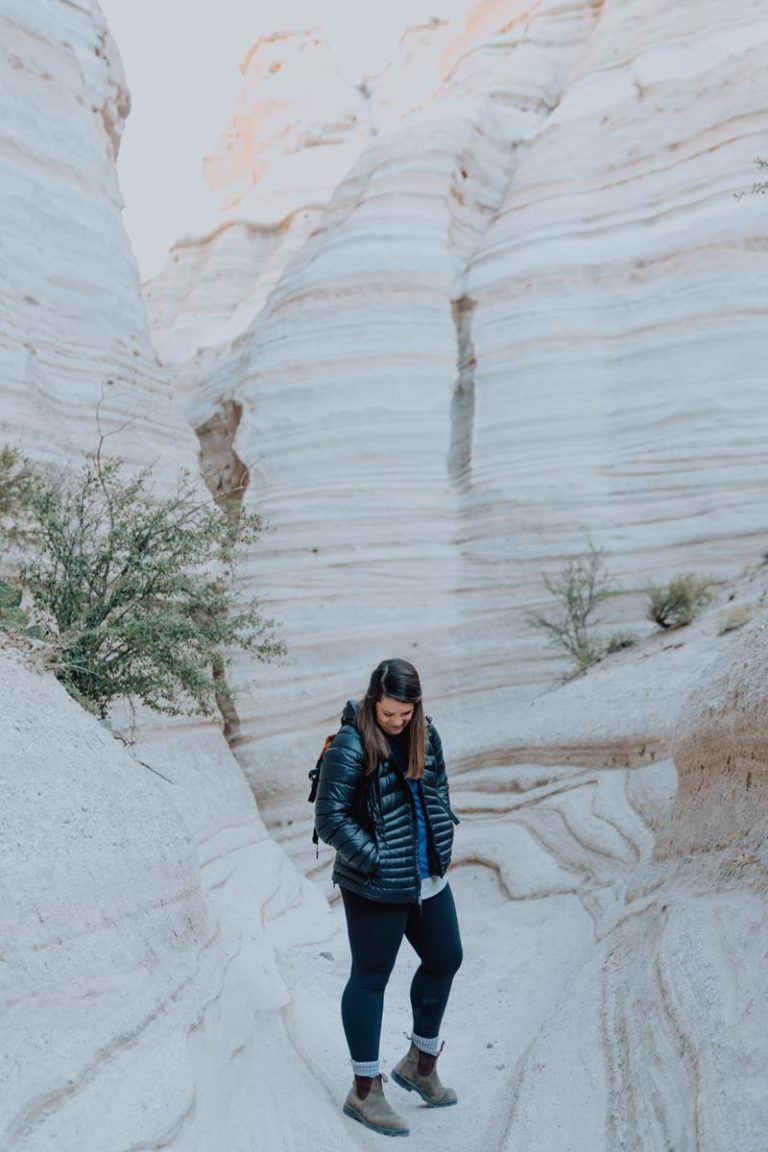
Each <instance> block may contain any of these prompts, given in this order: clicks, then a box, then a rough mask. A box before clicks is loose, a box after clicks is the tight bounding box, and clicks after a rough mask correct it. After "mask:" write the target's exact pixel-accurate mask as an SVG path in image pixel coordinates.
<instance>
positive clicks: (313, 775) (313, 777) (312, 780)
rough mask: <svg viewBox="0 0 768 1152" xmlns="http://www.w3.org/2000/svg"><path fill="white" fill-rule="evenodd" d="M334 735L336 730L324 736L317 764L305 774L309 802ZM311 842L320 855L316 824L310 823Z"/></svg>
mask: <svg viewBox="0 0 768 1152" xmlns="http://www.w3.org/2000/svg"><path fill="white" fill-rule="evenodd" d="M336 736H337V733H336V732H331V734H330V736H326V738H325V744H323V750H322V752H321V753H320V755H319V756H318V758H317V764H315V766H314V768H311V769H310V771H309V772H308V773H307V775H308V776H309V796H308V797H307V799H308V800H309V802H310V804H314V802H315V799H316V797H317V785H318V782H319V780H320V766H321V764H322V763H323V756H325V754H326V752H327V751H328V749H329V748H330V746H331V744H333V742H334V740H335V739H336ZM312 843H313V844H314V846H315V856H316V857H318V856H319V855H320V848H319V843H320V837H319V836H318V834H317V825H316V824H313V825H312Z"/></svg>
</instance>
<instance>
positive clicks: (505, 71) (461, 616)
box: [149, 0, 768, 819]
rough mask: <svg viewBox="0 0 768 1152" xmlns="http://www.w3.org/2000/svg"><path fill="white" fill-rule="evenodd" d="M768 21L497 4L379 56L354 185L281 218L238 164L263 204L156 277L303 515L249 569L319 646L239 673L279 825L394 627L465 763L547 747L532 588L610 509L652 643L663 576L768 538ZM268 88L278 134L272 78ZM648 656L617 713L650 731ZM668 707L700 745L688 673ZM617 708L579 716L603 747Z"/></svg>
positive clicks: (250, 757)
mask: <svg viewBox="0 0 768 1152" xmlns="http://www.w3.org/2000/svg"><path fill="white" fill-rule="evenodd" d="M765 38H766V27H765V23H764V21H762V20H761V18H760V17H759V14H758V12H757V10H756V8H755V6H754V4H753V3H750V2H748V0H741V2H739V3H737V4H736V5H735V6H732V7H731V8H729V10H728V13H727V14H723V12H722V11H721V10H720V9H719V8H717V7H716V6H714V5H704V6H703V7H702V5H700V4H698V5H694V4H692V3H685V4H683V5H682V6H677V7H676V8H675V12H674V14H671V13H670V12H669V11H668V9H667V8H665V7H664V6H663V5H660V4H656V3H654V2H653V0H622V3H618V2H611V0H605V3H602V4H597V3H586V2H583V0H582V2H580V0H571V2H569V3H567V4H560V3H558V4H554V3H548V2H542V3H539V4H536V5H533V6H530V5H527V4H524V3H521V2H514V0H507V2H506V3H500V2H498V0H497V2H494V3H481V4H478V5H477V6H476V7H475V8H474V9H473V10H472V11H471V12H470V14H469V15H468V17H467V19H466V21H465V23H464V25H463V27H461V28H457V27H454V26H451V25H449V26H445V25H442V24H440V25H436V26H434V27H432V28H430V29H426V30H422V31H421V32H420V33H419V34H418V35H414V36H412V37H409V38H406V41H405V42H404V46H403V54H402V58H401V60H399V61H398V62H397V63H396V64H395V65H393V66H392V68H391V69H389V70H386V71H385V72H384V73H383V74H382V75H381V76H380V77H369V78H367V79H366V83H365V86H364V87H365V92H366V100H367V104H368V108H369V112H370V125H371V127H372V132H373V133H374V134H372V135H371V136H370V138H369V139H368V142H367V143H365V142H364V141H363V144H364V146H363V144H360V142H359V141H358V145H359V146H360V147H361V148H362V151H361V152H360V155H359V158H358V159H357V160H356V161H355V163H354V164H353V165H352V167H351V169H350V171H349V172H348V173H347V174H346V175H345V176H344V177H343V178H342V179H340V181H339V183H338V186H337V187H336V190H335V192H334V193H333V196H332V198H331V199H330V201H329V202H328V204H327V205H326V206H325V207H323V206H322V204H317V203H312V204H308V205H307V208H306V211H305V212H301V211H299V212H296V211H294V213H293V215H291V216H290V217H289V218H288V219H286V221H285V222H284V223H282V224H279V225H278V224H274V223H268V224H265V225H262V226H261V228H259V227H258V226H257V224H256V223H255V222H254V215H253V214H254V213H257V212H258V195H259V188H260V178H259V172H258V171H257V172H256V179H255V182H254V184H253V188H252V190H251V191H250V192H248V193H247V196H246V190H245V188H244V179H245V174H244V172H245V170H244V167H243V165H240V166H239V167H236V169H235V170H233V172H232V181H233V194H236V195H237V196H240V197H243V198H244V199H243V203H245V202H246V200H247V203H248V213H246V218H245V219H246V223H244V224H243V225H242V226H240V229H239V231H237V230H236V226H235V225H234V224H231V223H230V224H229V225H228V226H227V228H226V229H224V230H223V231H222V232H220V233H217V234H216V235H215V236H213V237H211V238H210V239H208V240H203V241H200V242H199V244H197V245H195V244H192V243H190V242H186V243H185V244H184V245H183V246H182V247H180V248H179V249H178V250H177V251H176V252H175V253H174V255H173V257H172V259H171V260H170V261H169V264H168V266H167V267H166V269H165V270H164V272H163V274H162V275H161V276H160V277H159V278H158V280H157V281H155V283H154V284H153V285H152V287H151V289H150V295H149V304H150V311H151V314H152V316H153V324H155V325H156V332H157V341H158V348H159V350H160V355H161V358H162V359H163V360H164V361H165V362H166V364H167V365H168V366H169V367H170V368H171V369H172V371H173V372H174V375H175V378H176V379H177V381H178V384H179V388H180V391H181V392H182V393H183V395H184V397H185V403H186V406H187V412H188V414H189V418H190V420H191V422H192V423H193V424H194V425H195V426H202V425H204V424H205V423H206V422H207V421H208V420H209V419H214V418H218V417H216V413H217V412H220V411H223V410H225V409H226V407H227V405H230V404H232V403H236V404H237V405H238V406H239V407H240V408H241V410H242V416H241V419H240V421H239V426H238V430H237V433H236V435H237V452H238V454H239V456H240V457H241V459H242V460H243V461H244V463H245V465H246V466H247V467H248V469H249V472H250V484H251V486H250V489H249V493H250V497H252V498H253V499H254V500H255V501H256V502H257V504H258V506H259V507H260V508H261V509H262V510H263V511H264V512H265V514H266V516H267V518H268V520H269V521H270V523H271V525H272V528H273V531H272V532H271V533H270V535H269V537H268V538H267V540H266V541H265V542H264V543H263V544H262V545H261V546H260V549H259V555H258V557H254V560H253V565H252V568H251V570H250V572H244V573H243V578H244V579H246V580H249V581H252V582H253V586H254V587H257V588H258V589H259V590H264V591H266V592H267V595H268V605H269V609H270V611H272V612H273V613H274V614H275V615H276V616H277V617H278V618H279V619H280V620H282V621H283V625H284V633H285V636H286V639H287V641H288V644H289V648H290V658H289V661H288V663H287V664H286V665H285V667H284V668H283V669H282V670H281V671H279V672H278V673H277V674H274V670H273V669H269V670H264V671H263V672H262V671H261V670H258V669H255V670H254V669H253V668H251V667H249V666H243V667H242V668H241V672H240V675H239V678H238V687H239V689H240V692H241V703H240V706H239V708H240V717H239V720H240V724H239V737H238V739H239V744H238V756H239V758H240V761H241V763H242V764H243V766H244V767H245V769H246V771H247V772H248V773H249V776H250V778H251V780H252V782H253V784H254V787H255V789H256V791H257V794H258V796H259V798H260V800H261V801H262V802H263V804H264V805H265V806H266V809H265V810H266V811H268V812H270V813H272V816H273V818H274V819H282V818H287V817H288V816H289V814H292V813H293V805H295V797H296V796H297V795H298V794H299V790H300V788H301V787H302V777H303V773H304V771H305V770H306V765H307V763H309V762H311V760H312V759H313V752H314V748H315V746H316V744H317V741H318V739H319V738H320V736H321V735H322V734H323V733H324V731H325V729H326V728H327V727H328V725H330V724H333V723H334V721H335V718H336V717H337V716H338V712H339V709H340V706H341V704H342V703H343V701H344V699H346V697H347V695H349V694H354V693H356V692H359V691H360V690H361V688H362V687H363V685H364V682H365V679H366V677H367V674H368V672H369V671H370V668H371V667H372V666H373V665H374V664H375V663H376V662H377V661H378V660H379V659H380V658H381V657H382V656H385V655H389V654H395V653H400V654H401V655H406V656H408V655H411V656H413V658H414V659H415V661H416V662H417V664H418V665H419V666H420V668H421V670H422V672H423V673H424V676H425V680H426V682H427V684H428V685H429V688H430V693H431V699H432V700H433V701H434V700H435V699H437V701H438V704H437V705H435V707H438V706H439V705H440V704H441V710H442V712H443V715H442V716H441V717H440V719H441V720H442V725H443V727H444V728H446V734H447V736H448V738H449V743H450V745H451V747H452V748H453V749H454V751H455V753H456V754H457V755H458V756H459V757H460V758H461V762H462V763H463V764H464V763H469V762H471V760H472V758H473V757H477V763H487V762H489V761H492V760H493V759H494V757H495V758H496V759H498V760H501V761H505V760H509V758H510V749H511V748H515V747H520V748H521V749H522V751H521V755H523V757H524V756H525V752H524V748H525V746H526V745H527V741H528V737H527V735H526V734H525V731H524V729H525V727H526V721H525V719H524V718H523V717H521V716H519V715H518V714H517V712H515V711H513V712H512V722H511V723H508V722H507V720H508V718H509V716H510V710H514V709H516V708H517V705H518V703H519V702H521V701H526V700H528V699H530V698H531V695H532V685H535V684H537V683H539V684H540V683H542V682H547V681H549V680H550V679H551V678H552V677H553V676H555V675H557V673H558V672H559V671H560V670H562V669H563V667H564V664H563V662H561V661H557V660H556V659H554V658H553V656H552V654H551V652H550V651H549V650H548V649H547V648H546V646H545V644H544V642H543V637H542V635H541V634H540V633H535V632H532V631H531V630H530V629H529V628H528V627H527V626H526V616H527V611H529V610H531V609H545V602H546V593H545V591H544V586H543V582H542V579H541V574H542V571H543V570H548V571H549V572H550V573H551V572H553V571H556V570H557V568H558V567H559V566H560V565H561V564H562V562H563V558H564V557H565V556H567V555H570V554H573V553H574V552H580V551H583V550H584V549H585V548H586V534H587V533H589V534H590V535H591V538H592V539H593V541H594V542H595V544H596V545H598V546H602V547H605V548H606V549H607V550H608V553H609V558H608V566H609V568H610V571H611V573H612V574H613V575H615V577H616V578H617V580H618V581H619V583H620V584H621V586H622V587H623V589H624V595H623V596H621V597H618V598H617V599H615V600H613V601H611V602H609V603H608V604H607V605H605V606H604V610H603V617H604V621H605V627H606V629H607V628H610V627H611V626H613V627H616V626H618V625H623V626H626V625H628V624H629V625H631V626H633V627H634V628H635V629H636V630H638V631H639V633H640V635H641V636H642V635H644V634H645V635H648V634H649V633H650V631H651V628H650V625H648V624H647V623H646V622H644V620H643V617H644V604H643V597H642V591H643V588H644V586H645V585H646V584H647V583H648V582H649V581H651V580H660V579H664V578H668V577H669V576H670V575H672V574H674V573H675V572H676V571H679V570H681V569H687V568H692V569H695V570H698V571H700V572H703V573H706V574H711V575H713V576H715V577H719V578H721V579H723V578H728V577H732V576H735V575H737V574H738V572H739V571H740V569H741V567H742V566H743V565H744V564H745V563H748V562H753V561H755V560H756V559H757V558H758V557H759V556H760V554H761V552H762V550H763V548H764V539H765V538H764V532H765V524H764V517H763V514H762V505H761V500H760V493H761V491H762V486H763V484H764V481H765V461H764V459H763V453H762V451H761V445H762V441H763V439H764V437H765V432H766V428H765V406H764V404H763V384H762V373H763V366H764V364H765V358H766V351H768V348H767V346H766V329H765V325H764V323H763V312H764V300H765V289H766V271H765V269H766V267H768V265H766V264H765V261H764V260H763V258H762V257H763V255H764V253H763V248H764V244H765V242H764V240H763V238H762V236H763V231H764V221H763V217H762V215H760V216H758V213H759V212H760V209H761V204H760V202H759V200H755V201H744V202H742V203H740V204H737V203H736V201H735V200H734V198H733V196H732V195H731V193H732V192H733V191H734V190H735V189H736V188H738V187H739V186H740V185H742V184H744V183H745V182H747V181H748V179H749V166H750V164H751V160H752V157H753V155H754V154H755V153H756V152H758V151H759V149H760V142H761V139H764V138H765V133H766V130H767V129H768V120H766V114H765V94H766V89H765V82H764V78H763V72H762V70H761V69H760V67H759V61H760V59H761V48H764V45H765ZM302 44H304V41H302ZM278 47H279V45H278ZM305 47H306V45H305ZM321 49H322V46H319V47H318V51H321ZM275 50H276V48H275V45H272V44H270V45H267V46H266V47H265V49H264V51H265V52H267V51H268V52H273V51H275ZM309 50H310V48H309V47H306V51H309ZM260 52H261V49H259V52H257V53H256V54H255V55H254V57H253V59H254V60H258V59H259V54H260ZM322 52H324V49H322ZM322 52H321V56H322ZM270 58H271V57H270ZM265 59H266V57H265ZM322 59H324V56H322ZM279 75H282V73H279ZM737 78H738V79H737ZM275 82H277V81H275ZM265 83H266V81H265ZM269 83H270V84H271V83H272V80H271V79H270V80H269ZM264 91H265V92H266V91H267V89H266V87H265V89H264ZM398 93H399V96H398V95H397V94H398ZM339 99H340V97H339ZM248 101H250V103H248ZM242 107H247V109H248V110H249V111H248V115H249V116H252V117H255V118H256V119H255V120H250V119H249V120H248V121H247V123H248V125H249V131H250V132H251V135H249V136H248V140H249V141H250V145H249V146H250V147H252V148H256V149H257V148H258V139H256V138H255V137H254V136H253V133H254V132H256V130H257V127H258V112H259V105H258V102H257V101H256V102H254V99H253V89H252V87H251V86H249V81H248V79H247V78H246V93H245V96H244V104H243V105H242ZM242 107H241V111H239V112H238V117H239V118H238V120H237V123H236V126H235V128H234V129H233V134H234V135H233V138H234V139H239V138H240V137H241V136H242V134H243V131H244V127H243V115H244V113H243V111H242ZM334 107H335V106H334ZM324 110H325V111H326V112H327V107H326V106H325V105H321V107H320V109H319V111H320V112H323V111H324ZM291 115H293V116H294V121H293V124H294V130H295V133H296V139H297V140H300V139H301V138H302V134H303V133H304V131H305V130H306V124H305V122H304V120H303V119H302V118H301V116H299V114H298V112H295V113H293V112H292V113H291ZM328 115H329V116H330V113H328ZM334 122H335V120H329V121H328V122H327V123H326V127H325V130H324V131H325V135H323V133H322V131H321V128H322V123H323V121H322V120H321V118H319V117H318V118H316V119H315V120H314V121H313V123H314V131H315V133H316V134H318V133H319V137H318V139H317V141H316V146H317V147H318V148H322V147H323V146H324V144H325V143H327V144H328V146H329V147H332V145H333V142H334V140H335V139H336V137H335V135H334V132H333V130H332V125H333V123H334ZM238 133H239V135H238ZM271 140H272V138H271V136H270V135H269V134H267V135H266V136H265V140H264V149H265V151H264V156H269V157H273V151H271V149H272V143H271ZM280 148H281V150H282V153H284V154H287V153H288V152H290V150H291V144H290V142H288V143H286V141H284V140H283V141H281V144H280ZM259 155H260V156H261V155H262V154H261V153H259ZM272 162H274V159H273V161H272ZM265 163H266V161H265ZM274 163H276V162H274ZM271 171H272V172H273V173H279V171H280V169H279V167H275V168H274V169H271ZM277 179H278V177H277V176H276V175H273V180H274V181H277ZM271 187H272V185H270V187H269V188H267V189H266V191H265V204H267V205H268V206H269V205H271V204H272V199H271V191H270V189H271ZM291 205H292V207H295V200H292V201H291ZM265 211H266V209H265ZM244 282H245V283H246V284H247V287H245V288H244V289H243V287H241V286H242V285H243V283H244ZM250 497H249V498H250ZM631 681H632V677H631V674H629V675H628V676H626V677H624V676H623V674H622V673H621V672H620V673H619V676H618V683H620V684H622V685H623V694H622V693H621V692H618V691H615V692H614V697H615V699H616V705H617V707H618V710H619V712H620V713H621V714H622V715H623V717H624V720H625V723H626V725H627V728H626V730H624V731H623V732H620V733H619V736H618V738H619V739H620V740H623V739H625V738H626V739H627V740H629V741H630V742H632V741H639V746H640V745H642V742H643V740H644V739H645V738H646V737H649V736H651V735H652V734H653V733H652V732H651V731H650V728H653V724H654V721H651V724H650V728H649V724H648V722H647V721H646V720H644V721H643V722H642V724H641V726H639V727H637V728H633V727H632V725H633V724H635V723H636V717H637V716H638V713H637V711H636V710H635V709H633V708H631V707H629V706H628V697H627V695H626V693H627V692H629V691H631ZM644 708H645V711H646V713H647V715H648V716H649V717H653V715H654V714H655V715H656V716H657V717H658V718H659V719H658V721H657V722H656V725H657V726H656V732H655V738H656V740H657V743H659V745H660V746H661V744H663V745H664V746H665V747H666V749H667V750H668V748H669V737H670V733H671V731H672V726H673V722H674V713H675V707H674V698H673V697H670V694H669V691H668V688H667V687H666V686H665V684H664V682H663V680H660V681H659V682H658V684H657V685H650V686H649V687H648V696H647V698H646V699H645V701H644ZM297 716H299V717H300V718H301V719H300V722H299V726H298V732H297ZM591 724H592V721H591V720H585V721H584V724H583V725H582V730H580V731H579V732H573V733H571V734H570V740H571V741H572V742H573V743H574V744H575V745H581V746H586V745H591V746H592V747H593V750H594V756H596V757H599V755H600V749H599V744H596V743H595V741H594V738H593V733H592V732H591V731H590V727H591ZM517 726H519V727H520V731H518V730H516V729H517ZM615 739H616V733H612V734H611V735H610V737H609V743H608V744H607V745H606V749H605V755H606V758H610V755H611V754H612V753H611V751H610V749H611V748H612V747H613V744H614V743H615ZM539 742H540V741H539Z"/></svg>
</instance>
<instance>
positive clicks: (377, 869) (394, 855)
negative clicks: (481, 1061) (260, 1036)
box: [315, 660, 462, 1136]
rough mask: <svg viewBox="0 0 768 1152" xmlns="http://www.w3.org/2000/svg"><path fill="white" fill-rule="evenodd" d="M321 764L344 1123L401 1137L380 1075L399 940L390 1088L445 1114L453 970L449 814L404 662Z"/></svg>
mask: <svg viewBox="0 0 768 1152" xmlns="http://www.w3.org/2000/svg"><path fill="white" fill-rule="evenodd" d="M341 720H342V725H341V728H340V730H339V731H338V733H337V734H336V737H335V738H334V741H333V743H332V744H331V745H330V747H329V748H328V749H327V751H326V752H325V755H324V756H323V761H322V765H321V768H320V779H319V783H318V790H317V799H316V801H315V822H316V825H317V831H318V833H319V835H320V837H321V838H322V839H323V840H325V842H326V843H328V844H331V845H332V846H333V847H334V848H335V849H336V860H335V863H334V869H333V881H334V883H335V884H338V885H339V887H340V888H341V895H342V898H343V901H344V912H345V915H346V920H347V931H348V933H349V944H350V949H351V952H352V971H351V974H350V977H349V981H348V983H347V986H346V988H345V989H344V994H343V996H342V999H341V1015H342V1022H343V1024H344V1032H345V1034H346V1038H347V1044H348V1045H349V1052H350V1056H351V1058H352V1070H353V1072H354V1077H355V1081H354V1085H353V1087H352V1089H351V1091H350V1093H349V1095H348V1096H347V1099H346V1102H345V1104H344V1112H345V1113H346V1114H347V1115H348V1116H351V1117H353V1118H354V1119H355V1120H359V1121H360V1122H361V1123H362V1124H365V1125H366V1126H367V1127H368V1128H372V1129H373V1130H374V1131H375V1132H381V1133H383V1134H384V1135H387V1136H407V1135H408V1125H407V1124H406V1123H405V1121H404V1120H403V1119H402V1118H401V1117H400V1116H398V1115H397V1113H396V1112H395V1111H394V1110H393V1109H392V1108H391V1107H390V1105H389V1103H388V1102H387V1100H386V1098H385V1096H384V1093H383V1090H382V1076H381V1074H380V1072H379V1037H380V1034H381V1019H382V1011H383V1007H384V990H385V988H386V986H387V981H388V980H389V977H390V974H391V972H392V969H393V967H394V964H395V958H396V956H397V953H398V949H399V948H400V944H401V942H402V939H403V936H405V937H406V939H407V940H408V941H409V942H410V944H411V945H412V946H413V948H414V950H415V951H416V954H417V955H418V957H419V960H420V961H421V963H420V965H419V967H418V969H417V970H416V974H415V976H414V978H413V983H412V984H411V1008H412V1010H413V1029H412V1035H411V1038H410V1039H411V1046H410V1048H409V1050H408V1052H407V1053H406V1055H405V1056H404V1057H403V1059H402V1060H401V1061H400V1062H399V1063H398V1064H397V1065H396V1066H395V1068H394V1069H393V1070H392V1078H393V1079H394V1080H395V1082H396V1083H397V1084H399V1085H400V1086H401V1087H402V1088H405V1089H407V1090H408V1091H409V1092H412V1091H415V1092H418V1094H419V1095H420V1096H421V1098H422V1099H423V1100H424V1101H426V1103H427V1104H429V1105H431V1106H432V1107H444V1106H446V1105H448V1104H455V1103H456V1093H455V1092H454V1091H453V1089H452V1088H446V1087H445V1086H444V1085H443V1084H441V1082H440V1078H439V1076H438V1074H437V1068H436V1063H437V1057H438V1055H439V1053H440V1051H441V1046H440V1040H439V1035H440V1024H441V1021H442V1018H443V1013H444V1011H445V1006H446V1004H447V1002H448V994H449V992H450V990H451V982H452V981H453V977H454V975H455V974H456V972H457V971H458V968H459V965H460V964H461V960H462V952H461V938H460V936H459V926H458V923H457V920H456V909H455V906H454V903H453V896H452V895H451V889H450V886H449V885H448V881H447V878H446V870H447V868H448V865H449V863H450V860H451V845H452V842H453V826H454V824H458V822H459V821H458V819H457V818H456V816H454V815H453V813H452V811H451V806H450V802H449V798H448V778H447V776H446V774H445V763H444V761H443V749H442V744H441V743H440V737H439V735H438V733H437V729H436V728H435V727H434V725H433V724H432V723H431V721H430V719H429V717H426V716H425V715H424V711H423V708H422V703H421V684H420V682H419V675H418V672H417V671H416V669H415V668H414V667H413V665H412V664H409V663H408V662H407V661H406V660H384V661H382V663H381V664H379V666H378V668H376V669H375V671H374V672H373V674H372V675H371V681H370V684H369V685H368V691H367V693H366V695H365V698H364V699H363V700H362V701H361V702H360V703H359V704H358V703H357V702H356V701H352V700H350V701H349V702H348V703H347V706H346V707H345V709H344V712H343V714H342V718H341Z"/></svg>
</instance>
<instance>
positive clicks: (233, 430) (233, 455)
mask: <svg viewBox="0 0 768 1152" xmlns="http://www.w3.org/2000/svg"><path fill="white" fill-rule="evenodd" d="M242 414H243V406H242V404H240V403H239V402H238V401H237V400H225V401H223V402H222V403H220V404H219V406H218V407H217V409H216V410H215V411H214V413H213V415H211V416H210V417H209V418H208V419H207V420H206V421H205V423H204V424H200V425H198V427H197V428H196V429H195V432H196V433H197V438H198V440H199V441H200V473H201V475H202V477H203V480H204V481H205V484H206V487H207V488H208V491H209V492H210V493H211V496H213V498H214V500H215V501H216V502H217V503H221V502H225V501H226V502H227V503H230V502H232V503H235V504H240V503H242V500H243V497H244V495H245V491H246V489H247V487H248V484H249V481H250V474H249V472H248V469H247V467H246V465H245V464H244V463H243V461H242V460H241V459H240V457H239V456H238V454H237V452H236V451H235V436H236V434H237V429H238V427H239V425H240V418H241V417H242Z"/></svg>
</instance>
